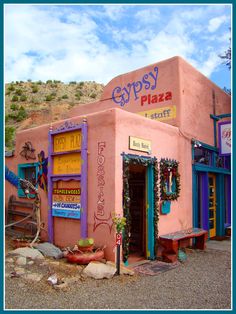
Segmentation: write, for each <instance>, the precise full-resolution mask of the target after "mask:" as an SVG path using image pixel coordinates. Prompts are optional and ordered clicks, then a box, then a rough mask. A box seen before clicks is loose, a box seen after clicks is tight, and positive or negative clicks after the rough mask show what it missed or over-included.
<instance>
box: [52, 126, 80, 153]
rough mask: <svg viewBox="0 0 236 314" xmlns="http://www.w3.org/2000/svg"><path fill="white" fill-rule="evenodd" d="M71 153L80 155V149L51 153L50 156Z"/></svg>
mask: <svg viewBox="0 0 236 314" xmlns="http://www.w3.org/2000/svg"><path fill="white" fill-rule="evenodd" d="M64 133H65V132H64ZM72 153H81V150H80V149H75V150H69V151H65V152H58V153H52V156H57V155H65V154H72Z"/></svg>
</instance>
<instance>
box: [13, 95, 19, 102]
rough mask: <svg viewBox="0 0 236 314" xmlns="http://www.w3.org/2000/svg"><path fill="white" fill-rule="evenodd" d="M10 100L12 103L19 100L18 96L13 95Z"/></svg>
mask: <svg viewBox="0 0 236 314" xmlns="http://www.w3.org/2000/svg"><path fill="white" fill-rule="evenodd" d="M11 100H12V101H18V100H19V98H18V96H16V95H14V96H13V97H12V99H11Z"/></svg>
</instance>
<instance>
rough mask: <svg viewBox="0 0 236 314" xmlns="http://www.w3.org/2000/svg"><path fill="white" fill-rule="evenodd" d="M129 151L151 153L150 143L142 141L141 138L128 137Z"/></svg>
mask: <svg viewBox="0 0 236 314" xmlns="http://www.w3.org/2000/svg"><path fill="white" fill-rule="evenodd" d="M129 149H132V150H137V151H140V152H146V153H149V154H150V153H151V151H152V148H151V141H148V140H144V139H142V138H138V137H134V136H130V137H129Z"/></svg>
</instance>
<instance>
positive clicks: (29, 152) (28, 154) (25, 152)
mask: <svg viewBox="0 0 236 314" xmlns="http://www.w3.org/2000/svg"><path fill="white" fill-rule="evenodd" d="M34 152H35V149H34V148H33V145H32V143H31V142H29V141H28V142H25V145H24V146H23V147H22V151H21V152H20V155H21V156H22V157H24V158H25V159H26V160H28V159H36V156H35V153H34Z"/></svg>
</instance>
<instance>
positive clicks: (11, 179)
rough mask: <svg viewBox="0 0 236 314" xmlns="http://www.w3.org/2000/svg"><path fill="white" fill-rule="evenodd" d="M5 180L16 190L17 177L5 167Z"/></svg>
mask: <svg viewBox="0 0 236 314" xmlns="http://www.w3.org/2000/svg"><path fill="white" fill-rule="evenodd" d="M5 179H6V180H7V181H8V182H10V183H11V184H12V185H14V186H15V187H16V188H18V184H19V177H18V176H17V175H16V174H15V173H14V172H12V171H11V170H10V169H9V168H8V167H7V166H5Z"/></svg>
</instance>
